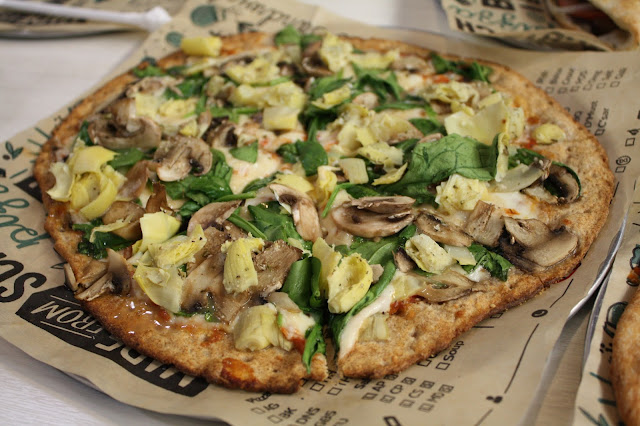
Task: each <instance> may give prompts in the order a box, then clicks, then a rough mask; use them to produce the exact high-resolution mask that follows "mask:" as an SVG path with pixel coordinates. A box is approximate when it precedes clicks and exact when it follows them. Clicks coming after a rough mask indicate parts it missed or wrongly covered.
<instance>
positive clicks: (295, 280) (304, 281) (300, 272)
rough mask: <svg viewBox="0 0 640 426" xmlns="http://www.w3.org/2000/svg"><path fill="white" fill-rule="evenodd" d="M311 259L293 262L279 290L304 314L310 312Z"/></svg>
mask: <svg viewBox="0 0 640 426" xmlns="http://www.w3.org/2000/svg"><path fill="white" fill-rule="evenodd" d="M311 259H312V258H311V257H307V258H305V259H302V260H298V261H297V262H294V263H293V264H292V265H291V268H290V269H289V274H288V275H287V279H286V280H285V281H284V284H283V285H282V288H281V289H280V291H282V292H284V293H287V294H288V295H289V298H290V299H291V300H293V301H294V302H295V304H296V305H298V307H299V308H300V309H302V311H303V312H305V313H309V312H310V311H311V304H310V300H311Z"/></svg>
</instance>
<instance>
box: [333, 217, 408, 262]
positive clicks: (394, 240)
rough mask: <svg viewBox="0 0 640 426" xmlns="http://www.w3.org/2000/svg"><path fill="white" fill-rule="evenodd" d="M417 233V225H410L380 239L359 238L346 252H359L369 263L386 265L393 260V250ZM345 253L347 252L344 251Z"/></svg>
mask: <svg viewBox="0 0 640 426" xmlns="http://www.w3.org/2000/svg"><path fill="white" fill-rule="evenodd" d="M415 233H416V226H415V225H413V224H412V225H409V226H407V227H405V228H404V229H403V230H402V231H400V232H399V233H397V234H395V235H391V236H389V237H384V238H381V239H380V240H379V241H374V240H369V239H365V238H357V239H356V240H355V241H354V242H353V244H351V246H350V247H349V249H348V250H347V251H346V254H347V255H349V254H351V253H359V254H360V255H361V256H362V257H363V258H364V259H366V260H367V262H369V264H372V265H373V264H378V265H385V264H387V262H390V261H393V252H394V251H396V250H397V249H398V248H399V247H402V246H404V243H406V242H407V240H408V239H409V238H411V237H413V236H414V235H415ZM343 254H345V253H343Z"/></svg>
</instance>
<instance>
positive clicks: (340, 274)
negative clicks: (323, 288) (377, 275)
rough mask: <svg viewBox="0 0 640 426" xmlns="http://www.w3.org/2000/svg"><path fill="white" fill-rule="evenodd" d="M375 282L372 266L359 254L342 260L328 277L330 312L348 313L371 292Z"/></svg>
mask: <svg viewBox="0 0 640 426" xmlns="http://www.w3.org/2000/svg"><path fill="white" fill-rule="evenodd" d="M372 282H373V271H372V269H371V266H370V265H369V263H367V261H366V260H365V259H363V258H362V256H360V254H358V253H354V254H352V255H349V256H347V257H345V258H344V259H342V262H340V264H339V265H338V267H337V268H335V269H334V270H333V272H332V273H331V275H329V276H328V277H327V288H328V294H327V296H328V297H327V302H328V305H329V312H331V313H334V314H337V313H343V312H347V311H348V310H349V309H351V308H352V307H353V305H355V304H356V303H357V302H358V301H359V300H360V299H362V298H363V297H364V295H365V294H366V293H367V291H368V290H369V287H370V286H371V283H372Z"/></svg>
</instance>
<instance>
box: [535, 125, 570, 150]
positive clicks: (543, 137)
mask: <svg viewBox="0 0 640 426" xmlns="http://www.w3.org/2000/svg"><path fill="white" fill-rule="evenodd" d="M533 137H534V138H535V140H536V141H537V142H538V143H540V144H543V145H549V144H552V143H555V142H562V141H564V140H565V139H566V138H567V135H566V134H565V133H564V130H562V129H561V128H560V127H559V126H557V125H555V124H551V123H544V124H541V125H540V126H538V127H536V129H535V130H534V131H533Z"/></svg>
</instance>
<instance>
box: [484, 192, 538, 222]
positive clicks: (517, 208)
mask: <svg viewBox="0 0 640 426" xmlns="http://www.w3.org/2000/svg"><path fill="white" fill-rule="evenodd" d="M485 201H486V202H488V203H491V204H495V205H496V206H498V207H501V208H502V209H503V210H504V213H505V214H506V215H507V216H511V217H515V218H518V219H535V218H537V217H538V213H539V212H538V208H537V206H536V204H535V202H534V201H533V200H532V199H531V198H530V197H528V196H526V195H524V194H522V193H521V192H492V193H489V194H488V195H487V196H486V197H485Z"/></svg>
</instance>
